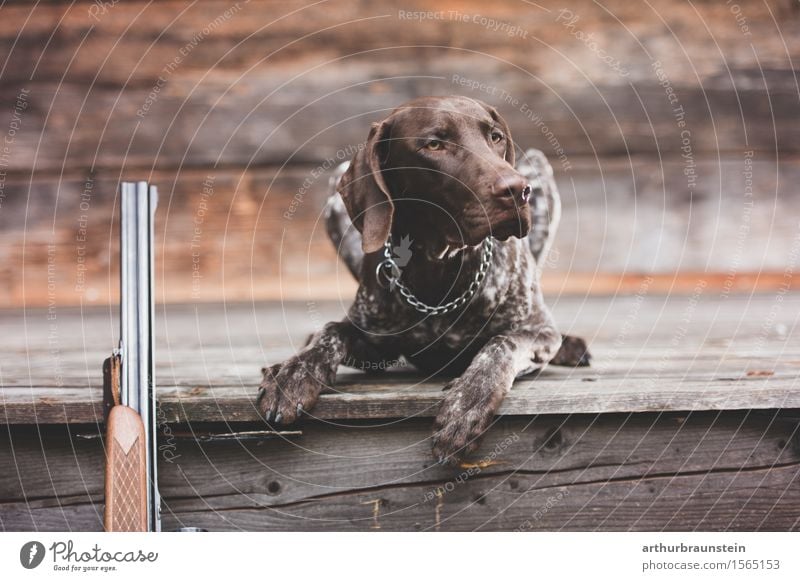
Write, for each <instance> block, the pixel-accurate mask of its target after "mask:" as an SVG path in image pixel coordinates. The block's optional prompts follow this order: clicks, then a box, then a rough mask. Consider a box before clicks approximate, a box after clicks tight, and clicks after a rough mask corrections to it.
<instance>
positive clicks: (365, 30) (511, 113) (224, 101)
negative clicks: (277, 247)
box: [0, 0, 800, 172]
mask: <svg viewBox="0 0 800 581" xmlns="http://www.w3.org/2000/svg"><path fill="white" fill-rule="evenodd" d="M739 5H741V10H742V13H743V14H744V15H745V18H746V24H747V26H748V30H747V31H745V30H743V29H742V28H741V26H740V24H738V23H737V21H736V18H735V17H734V15H733V14H732V13H731V11H730V10H729V8H728V7H727V6H715V5H714V4H713V3H711V4H706V3H703V4H699V5H695V4H679V5H675V4H674V3H671V2H667V1H665V0H661V1H657V2H653V3H650V4H649V5H648V7H647V8H643V9H632V7H631V6H629V5H628V4H627V3H625V2H623V1H621V0H615V1H613V2H607V3H605V5H604V6H599V5H596V4H594V3H592V2H589V1H588V0H578V1H573V2H566V3H563V2H558V3H556V2H545V3H543V4H542V5H541V6H534V5H531V4H524V3H521V2H517V1H513V0H506V1H501V2H494V3H492V4H491V5H486V4H485V3H480V2H476V1H471V0H461V1H459V2H453V3H450V4H449V5H448V9H447V10H443V11H442V15H441V17H438V18H432V19H425V20H419V19H417V18H413V17H404V16H402V15H401V13H400V10H401V9H400V8H398V7H397V6H396V5H395V4H394V3H391V2H388V1H382V2H373V3H368V4H364V3H357V4H353V3H348V2H344V1H342V2H338V1H336V2H325V3H323V4H321V5H317V6H312V7H309V6H307V5H305V3H301V2H286V3H269V4H268V5H265V4H262V3H258V2H252V3H247V4H243V3H230V2H219V1H216V2H202V3H190V2H188V1H177V2H167V3H162V2H159V3H145V2H142V1H137V2H126V3H124V5H119V4H117V5H114V6H113V10H107V12H106V13H104V14H103V15H102V16H101V17H93V15H92V10H91V4H89V3H77V4H75V5H73V6H67V5H64V4H55V5H53V4H44V5H39V6H36V7H35V8H32V7H29V6H10V7H4V16H5V18H4V19H3V21H4V23H5V24H4V25H2V30H0V42H2V43H3V44H4V45H5V46H6V47H8V49H9V52H10V55H11V58H10V62H11V63H13V66H9V67H6V70H4V71H3V75H4V79H5V80H6V81H7V82H6V83H4V84H3V86H2V89H0V92H1V94H2V101H3V102H4V103H11V102H13V99H14V98H15V96H16V95H18V94H19V92H20V90H22V89H27V90H29V91H30V106H29V108H28V111H27V113H26V115H25V118H24V123H23V124H22V128H21V130H20V131H19V132H18V135H17V136H16V140H15V144H14V151H13V167H16V168H18V169H24V170H28V169H36V170H40V171H41V170H47V171H55V172H58V171H59V170H60V169H62V168H75V167H93V168H101V167H112V168H117V167H137V168H141V169H144V170H146V169H148V168H152V167H154V166H156V167H162V168H175V167H185V166H191V167H206V166H211V165H218V164H222V165H237V166H245V165H251V164H253V163H256V164H259V165H262V164H282V163H284V162H287V161H288V162H290V163H294V162H298V161H299V162H311V163H318V162H319V161H321V160H324V159H326V158H328V157H332V156H334V155H335V153H336V151H337V150H339V149H340V148H342V147H344V146H346V145H354V144H357V143H359V142H361V141H363V140H364V139H365V131H364V127H365V126H366V124H367V123H368V122H369V121H373V120H375V119H376V118H379V117H380V116H382V115H385V113H386V112H387V111H388V110H389V109H391V108H393V107H395V106H397V105H398V104H400V103H401V102H403V101H405V100H408V99H409V98H411V97H414V96H418V95H422V94H449V93H459V92H460V93H466V94H471V95H473V96H475V97H478V98H484V99H485V100H488V101H491V102H493V104H495V105H497V106H499V107H500V108H501V111H502V112H503V114H504V115H506V116H507V117H508V119H509V121H510V122H511V126H512V128H514V132H515V134H516V135H517V137H518V138H520V139H521V141H523V142H525V143H528V144H529V145H533V146H539V147H541V148H542V149H543V150H545V151H546V152H547V153H551V152H549V151H548V150H549V149H553V148H554V147H556V146H554V145H553V143H552V142H550V141H548V138H547V137H546V134H547V131H543V129H542V125H539V124H538V121H531V117H532V116H533V115H538V116H540V117H541V120H542V121H543V123H544V125H545V126H546V127H547V129H549V130H552V131H553V133H554V135H555V136H556V137H557V141H558V143H559V146H560V147H563V148H564V149H565V151H566V155H567V156H568V157H571V156H576V155H580V154H588V155H597V154H600V155H610V154H613V155H628V154H629V153H644V152H646V153H649V154H653V155H657V156H660V155H663V154H677V155H680V153H681V150H680V148H681V147H682V137H681V131H682V128H681V127H679V126H678V125H677V120H676V117H675V114H674V112H673V109H674V106H675V103H670V101H669V98H668V95H667V93H666V89H665V87H662V85H661V84H662V83H665V84H666V85H669V87H671V88H672V89H674V91H675V94H676V95H677V96H678V99H679V100H678V104H679V105H681V106H683V109H684V111H685V113H686V119H685V121H686V123H687V125H686V127H688V128H689V129H690V132H691V141H692V150H693V152H694V153H695V154H697V153H698V152H702V151H706V152H709V151H710V152H714V153H716V152H718V151H726V152H730V151H734V152H738V151H740V150H741V149H742V148H745V147H746V148H749V149H755V150H761V151H770V152H773V153H776V152H778V151H780V152H783V153H789V152H797V151H798V145H797V144H798V143H800V139H798V136H799V135H798V132H799V131H800V129H798V125H797V123H796V122H795V120H796V111H797V92H798V81H797V78H796V75H795V72H794V70H793V67H792V64H791V63H792V62H793V61H792V59H796V58H797V56H798V54H797V48H796V47H797V46H798V38H800V17H799V16H798V13H797V11H796V8H794V7H793V5H792V3H790V2H789V1H788V0H785V1H780V2H772V3H769V4H764V3H761V2H757V1H755V0H750V1H743V2H741V3H739ZM737 6H738V5H737ZM430 9H431V7H430V6H429V5H428V4H427V3H425V2H421V1H414V2H410V3H406V4H405V5H404V6H403V8H402V10H404V11H407V12H412V11H414V10H425V11H429V10H430ZM450 10H452V12H453V13H454V14H456V15H461V16H466V17H467V18H468V22H461V21H460V20H458V18H456V17H454V16H453V15H451V12H450ZM565 11H568V12H569V14H570V15H571V17H567V14H566V12H565ZM28 16H31V17H32V18H30V19H28ZM475 16H478V17H481V18H487V19H492V20H493V21H495V22H499V23H501V24H503V23H505V24H513V25H514V26H515V27H517V29H518V30H519V31H520V33H521V34H520V35H518V36H514V35H509V34H508V33H507V32H504V30H506V29H505V28H504V29H503V30H492V29H491V27H489V26H485V25H481V23H480V22H473V21H472V20H471V18H472V17H475ZM572 18H577V19H576V20H574V21H573V20H572ZM18 22H25V23H26V25H25V27H24V28H23V29H22V30H21V31H18V30H17V28H16V26H15V23H18ZM18 32H20V34H18ZM582 39H584V40H582ZM586 39H591V40H586ZM176 59H177V60H176ZM604 59H606V60H604ZM608 59H611V61H613V64H612V65H610V64H609V62H608ZM662 69H663V71H664V75H663V76H662V75H659V74H658V73H657V71H658V70H662ZM454 75H457V76H458V77H460V78H464V79H467V82H468V84H466V85H464V84H461V83H459V82H457V81H456V82H454ZM664 79H666V81H664ZM472 82H475V83H478V84H482V85H483V86H482V87H478V88H475V89H470V88H469V87H470V86H472V85H471V84H470V83H472ZM506 95H508V96H509V97H508V99H506V98H505V96H506ZM523 104H525V105H527V108H525V107H523V106H522V105H523ZM528 110H530V111H531V113H528ZM48 112H51V113H50V114H48Z"/></svg>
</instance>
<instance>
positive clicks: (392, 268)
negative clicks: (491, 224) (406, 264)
mask: <svg viewBox="0 0 800 581" xmlns="http://www.w3.org/2000/svg"><path fill="white" fill-rule="evenodd" d="M493 252H494V241H493V240H492V238H491V237H489V238H486V239H485V240H484V241H483V246H482V249H481V263H480V266H479V267H478V271H477V272H476V273H475V276H474V277H473V279H472V282H471V283H470V284H469V287H468V288H467V290H465V291H464V292H463V293H461V295H460V296H458V297H457V298H455V299H453V300H452V301H450V302H448V303H445V304H443V305H437V306H435V307H432V306H430V305H427V304H425V303H423V302H422V301H421V300H419V299H418V298H417V297H416V296H414V293H412V292H411V290H410V289H409V288H408V287H407V286H406V285H404V284H403V283H402V282H400V267H399V266H398V265H397V262H395V259H394V256H393V253H392V242H391V238H389V240H387V241H386V242H385V243H384V244H383V256H384V259H383V260H382V261H381V262H380V263H379V264H378V267H377V268H376V269H375V277H376V278H377V279H378V284H380V285H381V286H383V284H382V282H381V273H383V276H384V277H385V278H386V280H387V281H388V283H389V288H390V289H394V288H395V287H397V289H399V291H400V294H401V295H402V296H403V298H404V299H405V300H406V302H407V303H408V304H409V305H411V306H412V307H414V308H415V309H416V310H417V311H419V312H420V313H424V314H426V315H444V314H445V313H449V312H451V311H454V310H456V309H457V308H459V307H460V306H462V305H464V304H466V303H467V302H468V301H469V300H470V299H471V298H472V297H473V295H474V294H475V292H476V291H477V290H478V288H479V287H480V286H481V283H482V282H483V279H484V278H486V271H487V270H488V269H489V265H490V264H491V262H492V254H493Z"/></svg>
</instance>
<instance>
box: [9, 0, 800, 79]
mask: <svg viewBox="0 0 800 581" xmlns="http://www.w3.org/2000/svg"><path fill="white" fill-rule="evenodd" d="M8 4H9V3H7V4H6V5H4V6H3V14H4V16H5V18H4V19H3V20H2V22H0V42H2V43H3V44H5V45H7V46H9V47H10V46H11V45H12V43H14V41H15V40H16V45H15V46H14V51H13V53H12V56H13V60H14V64H15V67H13V68H10V69H9V70H7V71H5V73H4V75H7V78H8V79H9V80H28V79H29V78H30V77H31V75H33V76H34V78H60V77H61V76H62V75H63V76H64V78H65V79H66V80H67V81H87V80H89V79H93V78H94V77H95V75H97V82H99V83H103V84H122V83H125V82H128V83H130V84H134V85H137V84H142V83H146V82H148V81H151V80H153V79H155V78H157V77H158V76H159V75H161V74H163V73H164V67H165V65H167V64H169V63H172V62H173V60H174V59H175V57H176V56H179V55H180V56H183V57H184V58H182V59H181V61H180V62H179V63H178V64H179V65H180V66H179V67H177V68H173V69H172V70H171V75H173V76H180V75H189V74H194V75H199V74H202V73H205V72H207V71H209V70H210V69H214V71H215V72H216V73H217V74H223V73H230V72H231V71H237V72H238V71H246V70H248V69H250V68H252V67H255V68H257V69H258V68H263V67H266V66H270V67H271V69H272V70H273V71H275V69H278V71H280V72H282V71H285V70H287V69H289V70H291V68H292V67H299V66H305V67H307V68H311V67H313V66H315V65H317V64H319V63H324V62H326V61H333V62H334V63H335V62H336V59H343V58H347V59H352V60H354V61H355V62H376V63H381V64H395V63H396V62H397V61H403V60H413V61H415V62H416V64H417V66H418V67H425V66H426V65H428V64H429V63H430V62H431V61H434V60H442V59H443V58H447V57H448V56H449V57H451V58H452V57H453V56H455V57H458V56H462V58H471V59H473V60H475V57H476V56H479V55H474V54H471V55H468V56H465V55H462V54H461V50H465V49H466V50H471V51H476V52H479V53H485V54H490V55H493V56H494V57H495V58H497V59H502V60H505V61H508V62H511V63H514V64H516V65H518V66H520V67H524V68H526V69H530V70H531V71H532V72H533V73H535V74H537V75H540V76H542V77H543V78H546V79H550V80H551V82H560V83H586V82H587V81H588V82H591V83H596V84H599V83H604V82H617V83H620V82H623V81H624V80H625V79H627V78H631V79H634V80H637V79H640V78H641V77H643V76H645V77H646V76H649V75H650V73H651V71H650V59H659V60H661V61H662V62H663V63H664V64H665V66H666V67H668V70H669V72H670V74H671V76H674V77H675V82H676V83H680V84H694V83H697V82H698V81H702V83H703V84H704V85H706V86H708V85H709V84H711V85H713V84H714V83H719V84H724V83H725V81H726V80H727V79H726V77H727V74H726V73H727V71H725V70H724V69H721V68H720V64H721V63H720V61H721V59H722V58H723V56H724V57H725V58H726V60H727V61H728V68H729V69H730V74H731V75H732V76H733V77H734V78H736V76H737V75H742V76H743V75H744V73H749V75H750V77H749V79H748V78H747V77H744V76H743V78H742V79H741V80H742V81H743V82H744V81H747V80H749V81H750V83H751V84H754V83H757V82H758V79H759V77H760V75H759V74H758V73H757V69H759V68H762V67H763V69H764V71H765V73H766V75H767V76H768V77H769V75H771V74H774V73H775V72H776V70H780V68H781V67H787V66H789V65H790V60H789V56H793V52H792V53H791V54H790V55H787V47H788V48H789V50H790V51H794V47H795V46H796V40H797V38H798V36H800V31H799V30H798V27H797V25H796V22H797V15H796V13H795V11H794V10H793V7H792V5H791V3H790V2H787V1H785V0H778V1H771V2H770V3H769V10H767V9H766V6H765V5H764V4H763V3H761V2H758V1H757V0H741V1H740V2H738V4H737V5H738V6H739V8H740V9H741V15H742V17H743V18H744V20H745V22H744V24H745V26H746V27H747V29H746V30H744V29H742V28H741V27H740V25H739V23H738V22H737V21H736V17H735V15H734V14H733V13H732V12H731V11H730V9H729V7H728V6H720V5H716V4H715V3H702V4H697V5H689V4H675V3H674V2H669V1H668V0H653V1H651V2H650V3H649V5H648V8H649V9H644V10H643V9H640V8H634V7H633V6H631V5H630V4H628V3H626V2H624V0H606V1H605V2H604V3H603V5H602V6H599V5H597V4H595V3H593V2H591V1H589V0H567V1H559V2H555V1H553V0H542V1H540V2H537V3H536V5H533V4H527V5H523V4H520V3H519V2H516V1H515V0H497V1H496V2H492V3H491V4H488V5H487V4H486V3H484V2H480V1H479V0H457V1H451V2H450V3H448V5H447V6H446V8H444V9H441V8H436V9H435V10H436V11H437V12H438V13H437V17H435V18H425V19H420V18H413V17H403V16H402V15H401V14H400V11H401V10H402V11H404V12H407V13H411V12H428V13H430V12H432V8H433V7H432V6H431V5H430V3H427V2H425V1H424V0H408V1H406V2H404V3H403V5H402V7H400V6H397V5H396V3H393V2H390V1H388V0H377V1H374V2H370V3H368V4H357V3H352V2H347V1H346V0H333V1H329V2H326V3H325V7H326V9H325V10H320V9H318V7H315V6H310V5H308V4H306V3H304V2H302V1H301V0H295V1H289V2H287V1H273V2H270V5H269V9H268V10H267V9H265V7H264V5H263V4H260V3H250V4H240V5H239V6H237V4H236V3H235V2H234V3H231V2H226V1H225V0H205V1H204V2H202V3H192V2H191V1H190V0H171V1H170V2H157V3H152V4H148V3H146V2H144V1H143V0H130V1H127V2H124V3H118V4H115V5H114V6H113V7H106V9H105V10H103V9H102V8H101V7H99V6H94V7H93V6H92V2H86V1H84V2H75V3H67V2H40V3H38V4H37V5H36V6H35V7H33V6H30V5H28V4H27V3H24V2H20V3H11V5H8ZM14 4H18V5H14ZM562 10H563V12H562ZM226 11H227V14H226ZM567 11H569V12H571V13H572V14H568V13H567ZM292 12H294V14H292ZM459 15H460V16H462V17H463V16H466V17H467V21H466V22H460V21H459V19H458V18H457V16H459ZM474 15H479V16H483V17H486V18H491V19H494V20H495V21H496V22H497V23H498V25H501V24H505V23H508V24H511V25H513V26H515V27H516V28H517V29H518V33H517V34H514V32H517V31H513V30H509V29H508V28H503V29H500V28H499V26H498V29H496V30H492V27H490V26H486V25H485V24H482V23H481V22H473V21H472V20H471V18H470V17H471V16H474ZM29 16H30V18H28V17H29ZM773 16H774V19H773ZM574 17H577V19H575V20H572V19H573V18H574ZM214 21H216V22H214ZM21 22H25V27H24V29H23V30H22V34H19V33H20V30H19V26H18V23H21ZM209 25H211V27H209ZM570 25H571V26H570ZM207 27H209V28H213V30H206V31H205V32H204V30H203V29H205V28H207ZM580 32H583V33H584V34H585V35H591V40H592V41H594V42H595V43H596V45H595V46H596V47H598V48H602V49H603V50H604V51H605V52H606V53H607V55H608V56H610V57H612V58H615V59H616V60H618V61H620V64H621V65H622V67H623V68H624V71H623V70H618V69H615V68H614V67H613V66H609V65H608V64H607V63H604V62H602V61H601V60H600V57H599V55H597V54H595V53H594V52H592V48H591V47H590V46H587V44H586V43H582V42H580V40H581V39H580V38H577V37H576V35H579V34H580ZM778 32H780V33H781V35H782V36H783V42H782V39H781V38H780V36H779V35H778ZM643 36H646V37H647V39H648V42H647V43H645V46H644V47H643V46H642V43H641V39H642V37H643ZM18 37H19V38H18ZM84 37H85V38H84ZM410 39H413V41H414V42H409V41H410ZM48 41H49V42H48ZM192 41H194V42H192ZM81 43H82V44H81ZM188 43H192V44H191V46H190V50H189V51H184V52H188V53H189V54H184V55H181V52H180V51H181V49H186V47H187V44H188ZM389 47H394V50H387V49H388V48H389ZM382 48H383V49H384V50H380V49H382ZM459 49H461V50H459ZM267 57H268V59H267ZM323 71H324V73H321V74H327V70H326V69H323ZM626 72H627V75H626V74H625V73H626Z"/></svg>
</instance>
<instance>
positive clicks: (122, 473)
mask: <svg viewBox="0 0 800 581" xmlns="http://www.w3.org/2000/svg"><path fill="white" fill-rule="evenodd" d="M157 203H158V192H157V190H156V187H155V186H151V185H149V184H148V183H147V182H135V183H134V182H122V183H121V184H120V208H121V211H120V339H119V347H118V348H117V349H115V351H114V353H113V354H112V355H111V357H110V358H108V359H106V361H105V362H104V364H103V401H104V406H105V410H106V413H107V416H106V439H105V444H106V467H105V511H104V514H103V523H104V527H105V530H106V531H128V532H132V531H160V530H161V499H160V496H159V494H158V479H157V471H156V446H157V441H156V436H157V434H156V430H157V425H156V390H155V361H154V352H155V337H154V333H153V326H154V319H155V302H154V276H153V271H154V268H153V263H154V245H153V239H154V228H153V218H154V215H155V210H156V205H157Z"/></svg>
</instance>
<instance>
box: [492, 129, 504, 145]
mask: <svg viewBox="0 0 800 581" xmlns="http://www.w3.org/2000/svg"><path fill="white" fill-rule="evenodd" d="M501 141H503V134H502V133H500V132H499V131H492V143H500V142H501Z"/></svg>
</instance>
